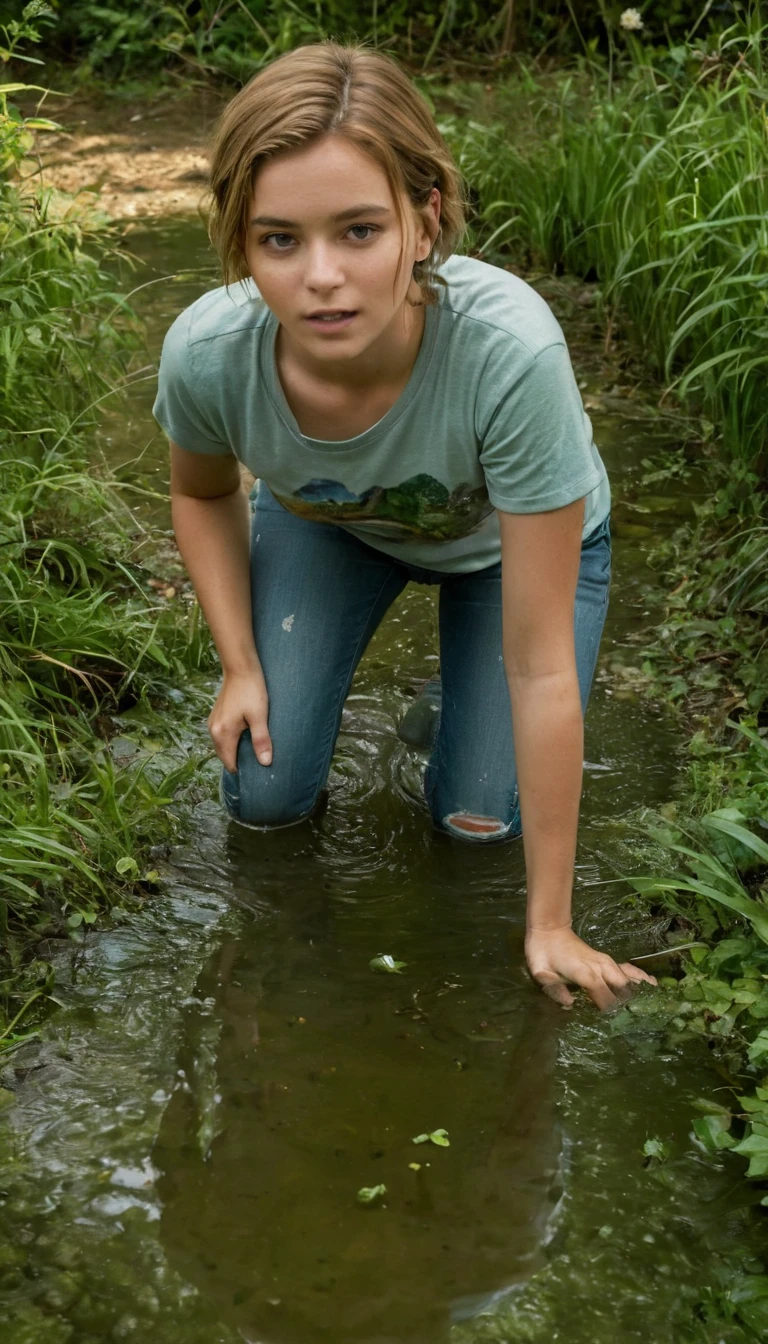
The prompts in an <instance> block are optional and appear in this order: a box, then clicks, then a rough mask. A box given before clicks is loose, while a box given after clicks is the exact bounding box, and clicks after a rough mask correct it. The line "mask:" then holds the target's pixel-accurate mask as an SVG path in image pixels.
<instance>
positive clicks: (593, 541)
mask: <svg viewBox="0 0 768 1344" xmlns="http://www.w3.org/2000/svg"><path fill="white" fill-rule="evenodd" d="M610 575H611V541H610V525H609V519H606V521H605V522H604V523H603V524H601V525H600V527H598V528H597V529H596V531H594V532H593V533H592V534H591V536H589V537H587V538H586V539H585V540H584V541H583V543H582V549H581V567H580V570H579V579H578V586H577V590H576V602H575V609H574V621H575V644H576V669H577V675H578V680H579V689H580V692H581V706H582V712H584V711H585V710H586V705H587V699H588V697H589V691H590V687H591V684H592V678H593V675H594V670H595V663H596V661H597V652H598V647H599V644H600V636H601V634H602V630H603V625H604V623H605V614H606V608H607V605H608V590H609V587H610ZM409 580H413V581H415V582H416V583H430V584H433V583H436V584H439V585H440V612H439V615H440V675H441V680H442V709H441V713H440V723H439V728H438V732H437V739H436V742H435V746H434V750H433V752H432V755H431V757H430V760H429V764H428V766H427V771H426V777H425V795H426V801H427V804H428V806H429V810H430V812H431V814H432V819H433V821H434V824H435V826H436V827H437V828H438V830H442V831H447V832H449V833H451V834H453V835H456V836H458V837H459V838H461V839H465V840H475V841H477V840H479V841H483V842H487V841H488V840H500V839H504V838H505V837H512V836H518V835H520V834H521V829H522V828H521V825H520V809H519V806H518V789H517V772H516V769H515V752H514V746H513V741H512V711H511V707H510V700H509V688H508V684H507V679H506V675H505V672H504V664H503V661H502V640H501V565H500V564H496V565H491V566H489V567H488V568H487V569H481V570H476V571H475V572H474V573H471V574H452V573H445V572H444V571H439V570H429V569H421V568H420V567H419V566H417V565H411V564H404V563H402V562H401V561H398V560H394V559H392V558H391V557H390V556H388V555H385V554H384V553H383V552H382V551H377V550H375V549H374V547H372V546H368V545H366V544H365V542H362V541H360V540H358V538H357V537H353V536H352V535H351V534H350V533H349V532H345V531H344V529H343V528H341V527H336V526H334V525H333V524H328V523H313V522H309V521H307V520H306V519H304V518H298V517H296V515H295V514H292V513H289V512H288V511H287V510H286V509H284V508H283V507H282V506H281V505H280V504H278V503H277V501H276V500H275V498H274V496H273V495H272V494H271V493H270V491H269V490H268V489H267V487H266V486H265V485H264V483H263V482H261V483H260V485H259V487H258V494H257V497H256V502H255V507H254V508H253V516H252V522H251V591H252V594H253V635H254V640H255V643H256V648H257V650H258V654H259V659H260V661H261V665H262V667H263V669H264V676H265V679H266V684H267V692H268V695H269V732H270V736H271V738H272V746H273V761H272V764H271V765H269V766H263V765H259V763H258V761H257V760H256V756H255V753H254V750H253V745H252V743H251V738H250V734H249V733H248V732H247V731H244V732H243V734H242V736H241V738H240V742H239V744H238V751H237V771H236V772H235V773H231V772H230V771H228V770H226V769H224V770H222V775H221V800H222V802H223V804H224V805H225V807H226V809H227V811H228V813H229V815H230V816H231V817H232V818H233V819H234V820H236V821H239V822H241V823H243V824H244V825H247V826H251V827H254V828H256V829H259V830H262V829H264V830H266V829H272V828H274V827H279V826H289V825H292V824H293V823H294V822H298V821H302V820H303V819H304V818H306V817H308V816H310V815H311V814H312V812H313V811H314V809H315V807H316V805H317V802H318V799H319V797H320V795H321V793H322V791H323V788H324V786H325V782H326V779H327V777H328V771H329V768H330V764H331V757H332V755H333V749H334V746H335V743H336V737H337V735H338V731H339V725H340V723H341V714H342V709H343V707H344V701H345V699H346V697H347V694H348V692H349V688H350V684H351V682H352V677H353V675H354V672H355V669H356V667H357V665H358V663H359V661H360V658H361V656H362V654H363V652H364V650H365V647H366V645H367V644H368V641H369V640H370V638H371V636H372V635H373V633H374V631H375V630H376V627H377V626H378V625H379V623H380V621H381V620H382V618H383V616H384V614H385V612H386V611H387V609H388V607H389V606H390V605H391V604H392V602H394V600H395V598H396V597H397V596H398V594H399V593H401V592H402V591H403V589H404V587H405V585H406V584H407V583H408V581H409Z"/></svg>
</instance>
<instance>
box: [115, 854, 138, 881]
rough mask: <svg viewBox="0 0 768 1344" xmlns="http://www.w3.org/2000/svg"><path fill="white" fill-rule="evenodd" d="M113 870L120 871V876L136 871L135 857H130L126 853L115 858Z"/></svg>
mask: <svg viewBox="0 0 768 1344" xmlns="http://www.w3.org/2000/svg"><path fill="white" fill-rule="evenodd" d="M115 870H116V871H117V872H118V873H120V876H121V877H122V875H123V873H132V874H133V873H138V871H139V865H138V863H137V862H136V860H135V859H131V858H129V857H128V856H127V855H126V856H125V857H124V858H122V859H118V860H117V863H116V864H115Z"/></svg>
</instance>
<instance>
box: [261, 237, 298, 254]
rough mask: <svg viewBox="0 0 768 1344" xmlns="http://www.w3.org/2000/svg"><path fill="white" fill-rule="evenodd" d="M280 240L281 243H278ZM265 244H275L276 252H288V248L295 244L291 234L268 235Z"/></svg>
mask: <svg viewBox="0 0 768 1344" xmlns="http://www.w3.org/2000/svg"><path fill="white" fill-rule="evenodd" d="M277 240H279V241H277ZM264 242H265V243H272V242H275V248H274V250H275V251H276V252H286V251H287V246H286V245H290V244H291V243H292V242H293V239H292V237H291V235H290V233H268V234H267V236H266V238H265V239H264Z"/></svg>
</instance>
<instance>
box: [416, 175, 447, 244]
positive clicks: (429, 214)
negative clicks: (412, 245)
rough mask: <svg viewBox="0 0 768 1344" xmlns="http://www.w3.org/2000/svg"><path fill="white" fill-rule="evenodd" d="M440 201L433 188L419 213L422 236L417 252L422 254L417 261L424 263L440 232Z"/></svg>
mask: <svg viewBox="0 0 768 1344" xmlns="http://www.w3.org/2000/svg"><path fill="white" fill-rule="evenodd" d="M441 199H442V198H441V196H440V192H439V190H438V189H437V187H433V188H432V190H431V192H430V193H429V200H428V201H427V203H426V205H425V206H423V208H422V209H421V211H420V218H421V226H422V229H423V233H424V236H423V237H422V238H420V240H419V244H420V246H419V251H420V252H422V255H420V256H419V257H417V260H418V261H426V259H427V257H428V256H429V254H430V252H431V251H432V248H433V247H434V245H435V240H436V238H437V235H438V233H439V232H440V204H441ZM424 248H426V251H423V249H424Z"/></svg>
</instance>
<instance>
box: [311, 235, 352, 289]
mask: <svg viewBox="0 0 768 1344" xmlns="http://www.w3.org/2000/svg"><path fill="white" fill-rule="evenodd" d="M304 278H305V281H306V284H307V286H308V288H309V289H337V288H338V287H339V285H342V284H343V283H344V274H343V271H342V269H341V265H340V263H339V257H338V255H337V253H336V249H335V248H333V247H331V246H329V244H327V243H315V244H313V245H310V246H309V247H308V248H307V252H306V270H305V272H304Z"/></svg>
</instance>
